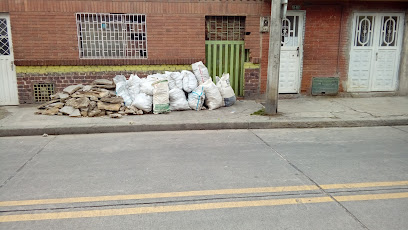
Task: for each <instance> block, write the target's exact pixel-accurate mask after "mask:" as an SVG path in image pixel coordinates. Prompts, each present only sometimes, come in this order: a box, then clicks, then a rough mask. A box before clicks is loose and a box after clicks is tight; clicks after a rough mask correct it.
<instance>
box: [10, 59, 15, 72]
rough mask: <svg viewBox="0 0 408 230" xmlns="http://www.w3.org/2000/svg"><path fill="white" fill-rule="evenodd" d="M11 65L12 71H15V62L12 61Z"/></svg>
mask: <svg viewBox="0 0 408 230" xmlns="http://www.w3.org/2000/svg"><path fill="white" fill-rule="evenodd" d="M10 64H11V71H14V61H11V62H10Z"/></svg>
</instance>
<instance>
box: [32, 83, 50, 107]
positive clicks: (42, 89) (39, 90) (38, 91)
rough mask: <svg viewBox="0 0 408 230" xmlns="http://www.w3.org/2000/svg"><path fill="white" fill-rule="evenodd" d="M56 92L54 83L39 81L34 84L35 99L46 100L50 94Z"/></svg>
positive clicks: (38, 100) (37, 100)
mask: <svg viewBox="0 0 408 230" xmlns="http://www.w3.org/2000/svg"><path fill="white" fill-rule="evenodd" d="M53 94H54V84H52V83H39V84H34V101H35V102H45V101H49V100H51V99H50V96H51V95H53Z"/></svg>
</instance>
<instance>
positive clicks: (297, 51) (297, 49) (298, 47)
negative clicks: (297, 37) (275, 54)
mask: <svg viewBox="0 0 408 230" xmlns="http://www.w3.org/2000/svg"><path fill="white" fill-rule="evenodd" d="M296 51H297V57H299V47H298V48H297V49H296Z"/></svg>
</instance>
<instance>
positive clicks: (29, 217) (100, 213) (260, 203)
mask: <svg viewBox="0 0 408 230" xmlns="http://www.w3.org/2000/svg"><path fill="white" fill-rule="evenodd" d="M400 198H408V192H405V193H388V194H370V195H354V196H334V199H336V200H338V201H364V200H384V199H400ZM328 202H334V200H333V199H332V198H330V197H327V196H326V197H309V198H296V199H294V198H292V199H275V200H257V201H237V202H219V203H202V204H185V205H172V206H157V207H140V208H122V209H103V210H91V211H77V212H57V213H39V214H23V215H9V216H0V223H2V222H16V221H33V220H57V219H72V218H85V217H104V216H105V217H106V216H124V215H135V214H148V213H163V212H181V211H198V210H209V209H224V208H243V207H265V206H276V205H289V204H311V203H328Z"/></svg>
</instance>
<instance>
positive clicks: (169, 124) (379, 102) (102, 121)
mask: <svg viewBox="0 0 408 230" xmlns="http://www.w3.org/2000/svg"><path fill="white" fill-rule="evenodd" d="M262 108H263V106H262V104H260V103H257V102H255V101H237V103H236V104H235V105H234V106H232V107H223V108H220V109H217V110H213V111H209V110H204V111H199V112H197V111H181V112H178V111H177V112H171V113H170V114H161V115H153V114H147V115H142V116H127V117H124V118H121V119H117V120H116V119H112V118H108V117H102V118H100V117H99V118H98V117H97V118H70V117H65V116H44V115H34V112H35V111H36V107H35V106H34V105H22V106H6V107H0V136H21V135H42V134H44V133H47V134H55V135H60V134H86V133H114V132H141V131H176V130H218V129H269V128H308V127H361V126H386V125H407V124H408V97H371V98H330V97H312V98H311V97H308V98H297V99H282V100H280V101H279V114H278V115H276V116H272V117H267V116H258V115H251V114H252V113H253V112H256V111H258V110H260V109H262Z"/></svg>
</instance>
